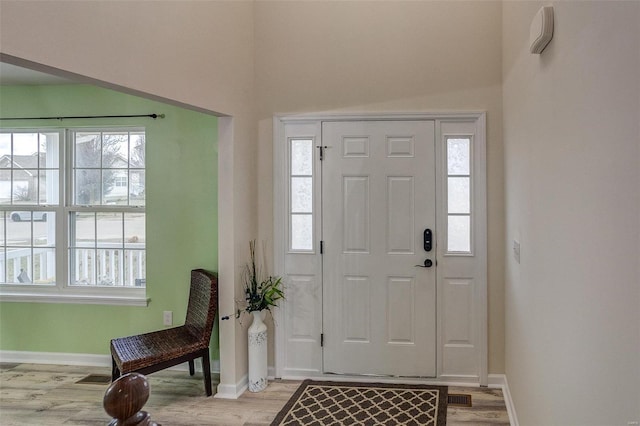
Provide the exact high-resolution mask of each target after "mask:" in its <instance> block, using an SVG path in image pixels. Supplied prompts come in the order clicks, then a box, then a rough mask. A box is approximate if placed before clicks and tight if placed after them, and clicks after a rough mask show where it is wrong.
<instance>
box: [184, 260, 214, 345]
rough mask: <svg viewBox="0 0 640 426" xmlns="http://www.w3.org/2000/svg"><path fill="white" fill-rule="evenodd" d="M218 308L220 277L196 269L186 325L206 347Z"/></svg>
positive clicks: (193, 272) (192, 273) (192, 280)
mask: <svg viewBox="0 0 640 426" xmlns="http://www.w3.org/2000/svg"><path fill="white" fill-rule="evenodd" d="M217 308H218V277H217V276H216V275H215V274H212V273H211V272H207V271H205V270H204V269H194V270H193V271H191V289H190V290H189V306H188V307H187V318H186V320H185V323H184V325H185V326H186V327H187V329H188V330H189V332H190V333H191V334H193V335H194V336H196V337H198V339H200V343H202V344H204V345H206V346H209V340H210V339H211V331H212V330H213V321H214V319H215V317H216V310H217Z"/></svg>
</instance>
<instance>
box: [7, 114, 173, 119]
mask: <svg viewBox="0 0 640 426" xmlns="http://www.w3.org/2000/svg"><path fill="white" fill-rule="evenodd" d="M135 117H149V118H153V119H154V120H155V119H156V118H164V114H131V115H79V116H75V117H72V116H69V117H8V118H5V117H2V118H0V120H71V119H74V120H75V119H85V118H135Z"/></svg>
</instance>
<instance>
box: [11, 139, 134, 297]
mask: <svg viewBox="0 0 640 426" xmlns="http://www.w3.org/2000/svg"><path fill="white" fill-rule="evenodd" d="M145 240H146V238H145V131H144V129H142V128H123V129H66V130H47V129H31V130H13V131H10V130H5V129H2V130H0V242H1V244H0V250H1V253H0V292H2V294H3V295H5V294H11V292H12V291H13V292H15V291H20V292H23V293H29V294H37V293H38V292H39V291H41V292H42V293H43V294H45V295H46V294H51V291H52V290H56V291H57V292H58V294H62V295H74V294H77V293H78V292H80V293H81V294H83V295H87V294H89V295H91V294H95V295H107V296H118V297H122V296H127V295H129V296H132V295H134V294H135V297H139V296H140V295H141V293H140V291H142V292H144V287H145V275H146V273H145V271H146V251H145ZM130 289H131V290H134V291H133V292H131V291H128V290H130ZM142 295H143V296H144V294H143V293H142Z"/></svg>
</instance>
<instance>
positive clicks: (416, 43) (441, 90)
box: [255, 1, 504, 373]
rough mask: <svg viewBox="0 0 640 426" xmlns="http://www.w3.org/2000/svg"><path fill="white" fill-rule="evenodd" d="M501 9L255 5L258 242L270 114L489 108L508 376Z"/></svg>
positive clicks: (266, 198)
mask: <svg viewBox="0 0 640 426" xmlns="http://www.w3.org/2000/svg"><path fill="white" fill-rule="evenodd" d="M501 13H502V11H501V6H500V3H499V2H272V1H260V2H257V3H256V5H255V24H256V26H255V37H256V38H255V40H256V41H255V43H256V46H255V47H256V83H255V84H256V86H255V87H256V105H257V110H256V111H257V116H258V125H259V127H258V143H259V156H258V158H259V189H258V196H259V211H260V216H259V219H258V221H259V230H260V235H261V238H262V239H266V240H268V241H273V216H272V212H273V203H272V194H273V191H272V174H273V173H272V161H273V160H272V159H273V155H272V146H273V143H272V142H273V134H272V133H273V129H272V121H271V120H272V118H273V115H274V114H276V113H303V112H319V111H358V112H369V111H378V112H391V111H438V110H455V111H458V110H486V111H487V123H488V138H487V146H488V155H487V157H488V160H487V162H488V164H487V170H488V208H489V211H488V216H489V229H488V232H489V256H488V257H489V348H490V350H489V352H490V353H489V371H490V372H491V373H502V372H504V358H503V354H504V336H503V334H504V331H503V328H504V325H503V324H504V323H503V316H504V311H503V293H504V284H503V269H504V266H503V265H504V264H503V259H504V249H503V241H504V237H503V218H504V212H503V196H502V192H503V176H502V174H503V159H502V98H501V96H502V92H501V65H500V64H501V54H502V52H501V31H500V27H501Z"/></svg>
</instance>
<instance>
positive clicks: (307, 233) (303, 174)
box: [289, 139, 313, 252]
mask: <svg viewBox="0 0 640 426" xmlns="http://www.w3.org/2000/svg"><path fill="white" fill-rule="evenodd" d="M289 148H290V152H291V155H290V173H289V187H290V193H289V195H290V197H289V200H290V202H289V215H290V219H291V220H290V221H289V223H290V227H289V234H290V238H289V250H290V251H303V252H304V251H313V140H312V139H290V146H289Z"/></svg>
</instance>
